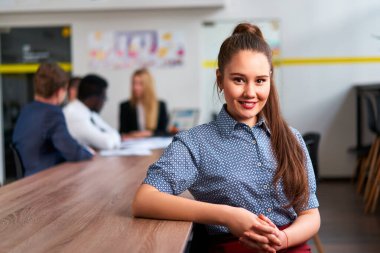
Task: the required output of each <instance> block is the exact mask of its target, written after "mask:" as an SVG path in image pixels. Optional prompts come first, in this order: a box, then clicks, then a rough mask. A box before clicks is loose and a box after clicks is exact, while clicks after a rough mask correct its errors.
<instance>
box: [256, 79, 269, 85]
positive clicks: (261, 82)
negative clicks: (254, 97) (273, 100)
mask: <svg viewBox="0 0 380 253" xmlns="http://www.w3.org/2000/svg"><path fill="white" fill-rule="evenodd" d="M266 81H267V80H266V79H258V80H257V81H256V82H257V83H258V84H263V83H265V82H266Z"/></svg>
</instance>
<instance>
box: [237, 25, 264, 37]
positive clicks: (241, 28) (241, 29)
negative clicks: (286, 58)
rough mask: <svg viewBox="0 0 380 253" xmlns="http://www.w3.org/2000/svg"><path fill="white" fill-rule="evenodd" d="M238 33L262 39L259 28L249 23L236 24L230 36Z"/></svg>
mask: <svg viewBox="0 0 380 253" xmlns="http://www.w3.org/2000/svg"><path fill="white" fill-rule="evenodd" d="M239 33H251V34H254V35H256V36H258V37H260V38H262V39H264V36H263V34H262V32H261V30H260V28H259V27H258V26H256V25H252V24H250V23H240V24H238V25H237V26H236V27H235V29H234V31H233V32H232V35H235V34H239Z"/></svg>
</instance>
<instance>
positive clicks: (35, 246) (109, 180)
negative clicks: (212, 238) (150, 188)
mask: <svg viewBox="0 0 380 253" xmlns="http://www.w3.org/2000/svg"><path fill="white" fill-rule="evenodd" d="M160 154H161V151H155V152H154V153H153V155H152V156H149V157H96V158H94V159H93V160H92V161H88V162H80V163H65V164H62V165H59V166H56V167H54V168H52V169H49V170H46V171H43V172H41V173H38V174H36V175H33V176H30V177H26V178H24V179H22V180H19V181H16V182H14V183H11V184H8V185H6V186H4V187H1V188H0V252H107V253H113V252H137V253H139V252H154V253H155V252H157V253H158V252H165V253H167V252H170V253H171V252H183V251H184V248H185V246H186V242H187V238H188V236H189V233H190V231H191V226H192V224H191V222H181V221H164V220H151V219H137V218H133V217H132V216H131V203H132V199H133V196H134V194H135V192H136V190H137V188H138V186H139V185H140V184H141V182H142V180H143V179H144V177H145V175H146V170H147V168H148V166H149V164H151V163H152V162H154V161H155V160H157V159H158V157H159V155H160Z"/></svg>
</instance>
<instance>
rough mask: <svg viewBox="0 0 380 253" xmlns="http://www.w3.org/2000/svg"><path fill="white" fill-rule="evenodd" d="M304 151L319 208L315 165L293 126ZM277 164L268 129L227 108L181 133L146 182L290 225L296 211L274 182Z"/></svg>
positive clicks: (217, 229)
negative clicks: (241, 120)
mask: <svg viewBox="0 0 380 253" xmlns="http://www.w3.org/2000/svg"><path fill="white" fill-rule="evenodd" d="M292 131H293V132H294V134H295V135H296V137H297V139H298V140H299V142H300V143H301V146H302V148H303V150H304V152H305V153H306V158H307V159H306V169H307V174H308V180H309V191H310V196H309V202H308V205H307V207H306V208H305V210H306V209H311V208H316V207H318V205H319V204H318V200H317V197H316V183H315V177H314V172H313V167H312V164H311V160H310V157H309V154H308V152H307V148H306V145H305V143H304V141H303V139H302V136H301V134H300V133H299V132H298V131H297V130H295V129H293V128H292ZM276 167H277V162H276V159H275V157H274V154H273V152H272V150H271V142H270V130H269V129H268V127H267V126H266V124H265V120H264V119H263V118H260V119H259V120H258V122H257V124H256V125H255V126H254V127H253V128H250V127H249V126H247V125H246V124H243V123H239V122H237V121H236V120H234V119H233V118H232V117H231V116H230V115H229V114H228V113H227V112H226V110H225V107H223V108H222V110H221V111H220V113H219V115H218V117H217V119H216V120H215V121H212V122H210V123H208V124H203V125H200V126H197V127H194V128H192V129H190V130H188V131H184V132H181V133H179V134H177V135H176V136H175V137H174V138H173V142H172V143H171V144H170V145H169V146H168V148H167V149H166V150H165V152H164V153H163V155H162V156H161V158H160V159H159V160H158V161H157V162H155V163H154V164H152V165H151V166H150V167H149V169H148V172H147V177H146V178H145V180H144V183H146V184H150V185H152V186H154V187H155V188H157V189H158V190H159V191H161V192H165V193H169V194H174V195H178V194H181V193H182V192H184V191H186V190H189V191H190V193H191V194H192V195H193V196H194V198H195V199H196V200H199V201H203V202H209V203H214V204H226V205H230V206H235V207H243V208H245V209H247V210H249V211H251V212H253V213H255V214H257V215H258V214H264V215H266V216H267V217H268V218H270V219H271V220H272V221H273V222H274V223H275V224H276V225H277V226H282V225H285V224H289V223H292V222H293V221H294V220H295V219H296V217H297V213H296V212H295V210H294V209H293V208H290V209H286V208H284V206H286V205H287V204H288V200H287V198H286V196H285V194H284V192H283V187H282V184H281V183H280V184H279V186H278V187H277V191H278V192H277V193H276V189H275V187H274V186H273V185H272V181H273V176H274V173H275V171H276ZM207 229H208V230H209V232H210V233H212V234H214V233H227V232H229V231H228V228H226V227H224V226H219V225H207Z"/></svg>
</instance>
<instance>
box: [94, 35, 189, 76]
mask: <svg viewBox="0 0 380 253" xmlns="http://www.w3.org/2000/svg"><path fill="white" fill-rule="evenodd" d="M88 45H89V60H90V66H91V67H92V68H100V67H101V68H104V67H106V68H112V69H124V68H131V67H133V68H137V67H173V66H181V65H183V63H184V57H185V43H184V36H183V33H181V32H172V31H155V30H151V31H149V30H148V31H116V32H111V31H109V32H93V33H90V34H89V37H88Z"/></svg>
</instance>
